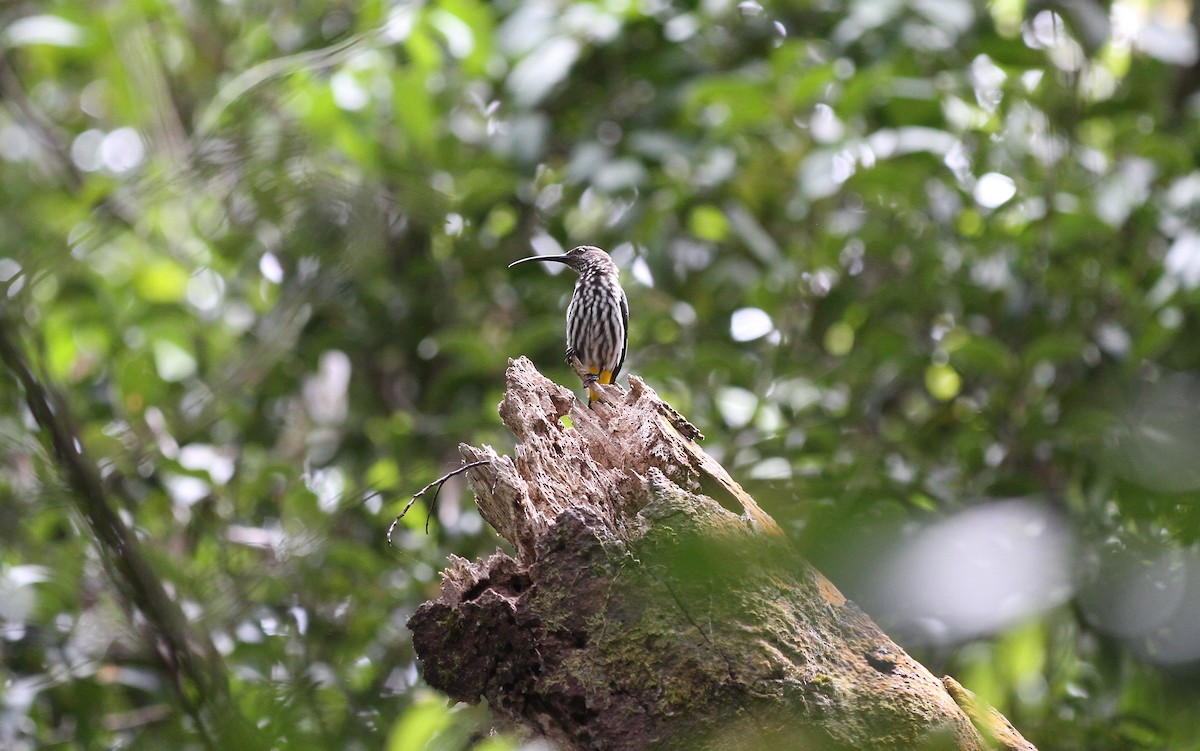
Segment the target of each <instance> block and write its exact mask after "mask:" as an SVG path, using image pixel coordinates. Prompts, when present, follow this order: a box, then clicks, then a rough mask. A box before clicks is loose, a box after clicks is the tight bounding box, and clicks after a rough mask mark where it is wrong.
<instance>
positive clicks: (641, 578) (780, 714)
mask: <svg viewBox="0 0 1200 751" xmlns="http://www.w3.org/2000/svg"><path fill="white" fill-rule="evenodd" d="M629 380H630V390H629V391H628V393H621V392H620V391H619V390H618V389H616V388H614V387H601V389H602V390H603V392H604V394H605V396H606V400H605V401H604V402H599V403H597V404H596V405H595V406H594V408H593V409H588V408H587V407H586V406H583V405H581V404H580V403H579V402H578V401H576V399H575V397H574V395H573V394H572V392H571V391H569V390H567V389H565V388H562V387H560V386H557V385H555V384H554V383H552V382H550V381H549V380H547V379H546V378H544V377H543V376H542V375H541V374H539V373H538V372H537V370H536V369H535V368H534V367H533V365H532V364H531V363H530V362H529V361H528V360H526V359H524V358H521V359H518V360H516V361H513V362H512V363H510V366H509V370H508V390H507V393H506V394H505V397H504V401H503V403H502V404H501V405H500V415H501V417H502V419H503V420H504V423H505V424H506V425H507V426H508V427H509V428H510V429H511V430H512V431H513V433H514V434H515V435H516V437H517V439H518V440H519V441H520V443H519V445H517V447H516V450H515V452H514V453H515V458H510V457H507V456H498V455H497V454H496V453H495V452H494V451H493V450H492V449H491V448H490V447H484V448H482V449H479V448H474V447H471V446H467V445H463V446H462V447H461V450H462V455H463V457H464V458H465V459H466V460H468V461H476V460H479V459H491V462H490V463H488V464H485V465H482V466H479V467H476V468H473V469H471V470H470V471H469V473H468V477H469V479H470V483H471V487H472V488H473V489H474V490H475V494H476V496H477V502H478V504H479V508H480V512H481V513H482V514H483V516H484V518H485V519H487V520H488V522H489V523H491V524H492V526H493V527H495V528H496V530H497V531H498V532H499V533H500V534H501V535H502V536H503V537H504V538H505V539H506V540H508V541H509V542H510V543H512V545H513V548H514V549H515V556H510V555H507V554H505V553H503V552H499V551H497V552H496V553H495V554H493V555H492V556H491V557H489V558H487V559H486V560H480V561H475V562H470V561H467V560H464V559H462V558H458V557H454V558H452V560H451V561H450V565H449V567H448V568H447V569H446V571H445V572H443V577H444V582H443V585H442V595H441V597H439V598H438V599H436V600H433V601H431V602H427V603H425V604H424V605H422V606H421V607H420V608H419V609H418V610H417V612H416V614H415V615H414V616H413V617H412V619H411V620H410V621H409V626H410V628H411V629H412V631H413V642H414V645H415V647H416V650H417V654H418V656H419V657H420V659H421V662H422V665H423V667H424V670H425V678H426V681H427V682H428V683H429V684H430V685H431V686H434V687H435V688H438V689H440V690H442V691H444V692H446V693H447V694H448V695H449V696H450V697H452V698H454V699H456V700H459V701H464V702H468V703H474V702H478V701H479V700H480V699H485V700H486V701H487V702H488V704H489V705H490V706H491V708H492V710H493V711H494V713H495V714H496V715H497V716H498V717H499V718H501V719H502V720H507V721H509V722H513V723H518V724H521V725H524V726H526V727H529V728H532V729H533V730H534V731H536V732H537V733H540V734H542V735H544V736H545V737H547V738H549V739H551V740H553V741H555V742H556V743H558V744H559V745H560V746H561V747H562V748H564V749H609V750H613V751H620V750H623V749H647V748H662V749H696V748H718V749H743V748H744V749H762V748H769V749H792V748H794V749H842V748H845V749H850V748H853V749H895V750H897V751H899V750H900V749H904V750H905V751H909V750H910V749H921V748H938V749H962V750H964V751H976V750H982V749H985V748H989V747H1000V748H1011V749H1026V750H1029V749H1033V746H1032V745H1030V744H1028V743H1027V742H1026V741H1025V740H1024V739H1022V738H1021V736H1020V734H1019V733H1017V732H1016V731H1015V730H1014V729H1012V727H1011V725H1006V723H1005V727H1004V728H1003V729H1004V730H1005V733H997V732H995V728H1001V724H1000V723H999V722H996V721H995V717H992V716H991V715H989V713H988V711H987V709H986V708H985V709H979V708H976V707H974V705H973V704H972V705H971V709H972V713H970V714H969V713H968V712H966V711H964V709H962V708H960V707H959V705H958V704H957V703H956V700H957V701H964V702H966V701H968V700H969V698H970V697H969V693H968V692H966V691H965V690H962V689H961V687H959V686H957V684H953V685H952V686H951V688H952V689H956V691H955V693H953V694H952V693H951V692H950V691H948V690H947V688H946V686H945V685H944V684H943V683H942V681H939V680H938V679H937V678H935V677H934V676H933V675H932V674H930V673H929V671H928V670H926V669H925V668H924V667H923V666H921V665H920V664H919V663H917V662H916V661H915V660H913V659H912V658H911V657H909V656H908V654H906V653H905V652H904V650H902V649H901V648H900V647H898V646H897V645H896V644H894V643H893V642H892V641H891V640H890V639H889V638H888V637H887V636H886V635H885V634H884V633H883V632H882V631H880V630H879V628H878V627H877V626H876V625H875V624H874V623H873V622H872V621H871V620H870V619H869V618H868V617H867V616H866V615H865V614H864V613H863V612H862V611H861V610H859V608H858V607H856V606H855V605H854V604H853V603H851V602H849V601H847V600H846V599H845V597H843V596H842V595H841V593H840V592H838V590H837V588H836V587H834V586H833V585H832V584H831V583H830V582H829V581H828V580H826V579H825V578H824V577H823V576H821V574H820V573H818V572H817V571H816V570H814V569H813V568H812V567H811V566H809V565H808V564H807V563H806V562H805V561H804V560H803V558H801V557H800V556H799V555H798V554H797V553H796V551H795V550H794V549H793V548H792V547H791V546H790V545H789V544H788V542H787V540H785V539H784V537H783V535H782V533H781V532H780V530H779V528H778V527H777V526H776V524H775V522H774V521H773V520H772V519H771V518H770V517H769V516H768V515H767V514H765V513H764V512H763V511H762V510H761V509H760V508H759V507H758V506H757V504H755V502H754V499H753V498H751V497H750V496H749V495H748V494H747V493H746V492H745V491H744V490H743V489H742V488H741V487H740V486H739V485H738V484H737V483H736V482H734V481H733V480H732V479H731V478H730V477H729V475H728V474H727V473H726V472H725V470H724V469H723V468H722V467H721V466H720V465H719V464H718V463H717V462H716V461H715V460H713V459H712V458H711V457H709V456H708V455H707V454H705V453H704V452H703V451H701V450H700V448H699V447H698V446H697V445H696V444H695V443H694V442H693V441H692V440H690V438H689V437H687V436H690V435H692V434H691V432H690V430H689V429H690V426H689V425H687V424H686V423H685V422H683V421H682V418H680V417H678V415H677V414H676V413H674V411H673V410H671V409H670V407H667V406H666V405H665V404H664V403H663V402H662V401H661V400H660V399H659V398H658V396H657V395H656V394H655V393H654V392H653V391H652V390H651V389H650V388H648V387H647V386H646V385H645V384H644V383H643V382H642V381H641V380H640V379H638V378H637V377H636V376H631V377H630V379H629ZM564 416H568V417H569V418H570V426H568V425H567V424H565V422H564V420H563V419H562V418H563V417H564ZM991 712H994V710H991ZM996 717H999V715H998V714H997V715H996ZM972 718H975V721H976V722H978V723H979V728H982V729H983V732H984V733H985V734H986V735H987V736H988V738H987V740H985V738H984V735H983V734H981V732H980V730H979V729H977V727H976V725H975V724H973V722H972ZM999 719H1000V720H1003V718H1002V717H1000V718H999ZM1008 731H1011V732H1008Z"/></svg>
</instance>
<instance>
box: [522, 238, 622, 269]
mask: <svg viewBox="0 0 1200 751" xmlns="http://www.w3.org/2000/svg"><path fill="white" fill-rule="evenodd" d="M528 261H553V262H555V263H565V264H566V265H568V266H570V267H571V268H572V269H574V270H575V272H576V273H578V274H579V275H580V276H583V275H585V274H587V273H588V272H613V273H616V270H617V265H616V264H615V263H613V261H612V259H611V258H609V257H608V253H605V252H604V251H603V250H601V249H600V248H597V247H596V246H595V245H579V246H576V247H574V248H571V249H570V250H568V251H567V252H566V253H563V254H562V255H557V256H530V257H529V258H522V259H521V260H519V261H513V262H512V263H510V264H508V267H509V268H510V269H511V268H512V267H513V266H516V265H517V264H520V263H526V262H528Z"/></svg>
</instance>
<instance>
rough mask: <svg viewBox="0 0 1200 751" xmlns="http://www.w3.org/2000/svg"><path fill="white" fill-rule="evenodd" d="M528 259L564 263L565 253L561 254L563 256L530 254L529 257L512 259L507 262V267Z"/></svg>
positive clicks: (565, 259)
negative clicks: (517, 259)
mask: <svg viewBox="0 0 1200 751" xmlns="http://www.w3.org/2000/svg"><path fill="white" fill-rule="evenodd" d="M529 261H556V262H557V263H566V262H567V257H566V256H565V255H563V256H530V257H529V258H522V259H521V260H519V261H513V262H512V263H510V264H508V267H509V268H510V269H511V268H512V267H513V266H516V265H517V264H519V263H527V262H529Z"/></svg>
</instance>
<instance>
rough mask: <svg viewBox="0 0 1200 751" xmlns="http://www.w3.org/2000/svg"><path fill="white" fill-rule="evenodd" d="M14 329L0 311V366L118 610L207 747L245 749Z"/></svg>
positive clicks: (240, 731) (211, 673)
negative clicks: (45, 449) (124, 608)
mask: <svg viewBox="0 0 1200 751" xmlns="http://www.w3.org/2000/svg"><path fill="white" fill-rule="evenodd" d="M14 328H15V327H14V317H13V316H12V315H9V314H8V311H6V310H4V309H3V308H0V362H3V363H4V365H5V366H6V367H7V368H8V371H9V372H10V373H11V374H12V375H13V376H14V377H15V378H16V380H17V382H18V383H19V384H20V386H21V389H22V390H23V391H24V394H25V402H26V404H28V406H29V411H30V412H31V413H32V415H33V418H34V420H35V421H36V422H37V424H38V427H39V428H40V429H41V432H42V436H43V438H44V440H45V441H46V442H47V443H48V444H49V447H50V449H51V450H52V453H53V456H54V457H55V459H56V461H57V462H58V466H59V467H60V468H61V470H62V472H63V474H64V476H65V478H66V481H67V484H68V485H69V486H70V488H71V490H72V491H73V492H72V494H71V501H72V503H74V505H75V508H76V510H78V511H79V513H80V515H81V516H82V517H83V518H84V520H85V521H86V522H87V526H88V529H89V530H91V533H92V536H93V539H94V541H95V544H96V548H97V550H98V551H99V553H100V557H101V560H103V561H104V564H105V568H106V569H107V571H108V574H109V577H110V578H111V579H112V582H113V584H114V585H115V586H116V587H117V589H118V591H119V592H120V593H121V595H122V596H123V598H124V600H125V602H126V604H127V605H128V606H131V607H134V608H137V609H138V610H140V611H141V613H142V614H143V615H144V616H145V619H146V628H147V631H148V632H149V636H150V637H151V639H152V649H151V650H150V651H151V652H153V653H154V654H156V655H157V656H158V657H159V659H160V660H161V661H162V666H163V668H164V670H165V671H166V673H167V675H168V676H169V677H170V681H169V682H170V683H171V685H172V686H173V687H174V689H175V692H176V694H177V697H178V699H179V701H180V703H181V704H182V705H183V706H184V708H185V709H187V711H188V712H189V713H190V714H191V715H192V718H193V719H194V720H195V721H196V723H197V727H198V729H199V730H200V732H201V733H202V734H203V735H204V737H205V740H206V741H207V743H208V745H209V747H211V748H219V747H221V746H222V745H225V744H226V743H228V742H237V743H243V744H247V743H250V742H251V739H252V738H253V731H252V729H251V727H250V725H249V724H248V723H246V721H245V720H244V719H243V718H242V717H241V716H240V715H239V714H238V712H237V710H236V709H235V708H234V707H233V705H232V702H231V701H230V697H229V684H228V679H227V677H226V675H225V670H224V665H223V663H222V662H221V659H220V656H219V655H218V653H217V651H216V649H215V648H214V647H213V644H212V642H211V641H210V640H209V638H208V635H207V633H205V632H203V631H198V632H196V631H192V630H191V629H189V628H188V626H187V619H186V618H185V616H184V615H183V612H182V611H181V610H180V609H179V605H178V604H177V603H176V602H175V601H174V600H172V599H171V597H170V596H169V595H168V594H167V592H166V589H165V588H164V586H163V583H162V581H161V580H160V579H159V578H158V576H157V574H155V572H154V569H153V568H152V567H151V565H150V563H149V562H148V561H147V560H146V558H145V556H144V555H143V553H142V551H141V547H140V545H139V544H138V541H137V539H136V536H135V535H134V534H133V533H132V532H131V531H130V529H129V527H127V526H126V525H125V523H124V522H123V521H122V520H121V517H120V515H119V514H118V513H117V511H116V509H115V508H114V505H113V503H112V502H111V500H110V498H109V493H108V492H107V491H106V490H105V487H104V484H103V483H102V481H101V478H100V473H99V471H98V470H97V468H96V465H95V463H94V462H93V461H92V460H91V459H89V458H88V456H87V453H86V449H85V447H84V445H83V442H82V440H81V439H80V438H79V436H78V435H77V434H76V433H75V432H74V430H73V428H72V427H71V426H72V425H73V424H74V420H73V419H72V417H71V415H70V412H69V411H68V409H67V406H66V404H65V402H64V401H63V400H62V399H61V398H58V397H57V396H56V395H55V394H54V392H53V391H52V389H51V387H50V386H48V385H46V384H44V383H43V382H42V381H40V380H39V379H38V378H37V376H35V375H34V373H33V369H32V368H31V367H30V365H29V362H28V361H27V360H26V358H25V356H24V354H23V352H22V351H21V348H20V347H19V345H18V343H17V341H16V339H15V336H14V333H13V332H14ZM259 745H261V744H258V743H254V744H253V745H248V746H246V747H248V748H256V747H258V746H259Z"/></svg>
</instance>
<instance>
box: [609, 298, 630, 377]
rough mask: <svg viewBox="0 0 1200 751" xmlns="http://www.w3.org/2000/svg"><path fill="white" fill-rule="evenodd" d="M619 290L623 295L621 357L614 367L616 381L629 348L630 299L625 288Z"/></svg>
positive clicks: (613, 375)
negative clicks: (627, 297) (626, 295)
mask: <svg viewBox="0 0 1200 751" xmlns="http://www.w3.org/2000/svg"><path fill="white" fill-rule="evenodd" d="M617 291H618V292H619V293H620V295H621V357H620V358H619V359H618V360H617V367H615V368H613V372H612V377H613V380H614V381H615V380H617V374H618V373H620V372H621V366H622V365H624V364H625V352H626V350H628V349H629V300H627V299H626V298H625V290H623V289H621V288H620V287H618V288H617Z"/></svg>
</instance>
